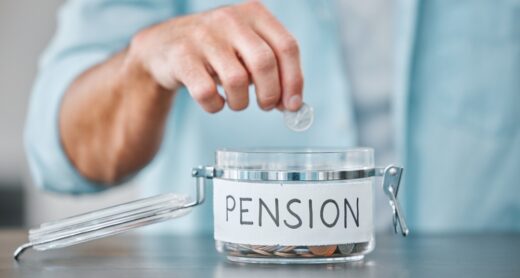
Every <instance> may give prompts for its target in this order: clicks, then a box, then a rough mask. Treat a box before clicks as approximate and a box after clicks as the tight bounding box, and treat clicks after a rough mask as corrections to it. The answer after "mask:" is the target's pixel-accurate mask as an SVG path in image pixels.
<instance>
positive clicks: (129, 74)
mask: <svg viewBox="0 0 520 278" xmlns="http://www.w3.org/2000/svg"><path fill="white" fill-rule="evenodd" d="M136 60H137V59H135V57H132V55H130V54H128V51H126V50H125V51H123V52H121V53H118V54H116V55H115V56H113V57H112V58H110V59H109V60H107V61H106V62H104V63H102V64H99V65H97V66H95V67H93V68H91V69H90V70H88V71H86V72H85V73H84V74H82V75H81V76H79V77H78V78H77V79H76V80H75V81H74V82H73V84H72V85H71V86H70V87H69V89H68V91H67V92H66V94H65V96H64V99H63V102H62V105H61V111H60V136H61V140H62V143H63V146H64V148H65V152H66V154H67V156H68V157H69V159H70V160H71V161H72V163H73V164H74V166H75V167H76V168H77V169H78V171H79V172H80V173H81V174H82V175H83V176H84V177H86V178H88V179H91V180H93V181H97V182H100V183H105V184H113V183H115V182H117V181H119V180H121V179H122V178H124V177H126V176H128V175H130V174H132V173H134V172H135V171H137V170H139V169H141V168H142V167H144V166H145V165H146V164H147V163H148V162H149V161H150V160H151V159H152V158H153V156H154V155H155V153H156V152H157V150H158V148H159V146H160V142H161V138H162V134H163V130H164V125H165V122H166V118H167V115H168V112H169V110H170V106H171V103H172V98H173V93H172V91H170V90H166V89H164V88H162V87H161V86H159V85H158V84H157V82H155V81H154V80H153V78H152V77H151V76H150V75H149V74H148V73H147V71H146V70H144V68H142V67H141V66H140V64H139V62H138V61H136Z"/></svg>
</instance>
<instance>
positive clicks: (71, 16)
mask: <svg viewBox="0 0 520 278" xmlns="http://www.w3.org/2000/svg"><path fill="white" fill-rule="evenodd" d="M180 5H181V4H180V3H179V2H177V1H169V0H168V1H167V0H155V1H152V0H149V1H138V0H134V1H130V0H127V1H123V0H119V1H117V0H113V1H108V0H76V1H69V2H67V3H66V4H65V5H64V6H63V7H62V8H61V9H60V11H59V13H58V24H57V31H56V34H55V36H54V38H53V39H52V41H51V43H50V45H49V46H48V48H47V49H46V50H45V52H44V54H43V56H42V57H41V60H40V63H39V68H38V76H37V79H36V82H35V84H34V87H33V91H32V94H31V98H30V103H29V110H28V114H27V120H26V126H25V134H24V141H25V142H24V144H25V149H26V154H27V159H28V162H29V168H30V171H31V174H32V177H33V180H34V182H35V184H36V185H37V186H39V187H42V188H44V189H46V190H50V191H57V192H66V193H72V194H80V193H90V192H97V191H100V190H102V189H103V188H105V187H103V186H101V185H100V184H96V183H94V182H92V181H89V180H87V179H85V178H84V177H82V176H81V175H80V174H79V173H78V172H77V170H76V169H75V168H74V166H73V165H72V163H71V162H70V160H69V159H68V157H67V155H66V154H65V152H64V149H63V146H62V144H61V140H60V132H59V125H58V123H59V111H60V104H61V100H62V97H63V95H64V93H65V91H66V90H67V88H68V86H69V85H70V84H71V83H72V81H73V80H74V79H75V78H76V77H77V76H78V75H80V74H81V73H83V72H84V71H85V70H87V69H89V68H90V67H92V66H93V65H95V64H98V63H100V62H102V61H104V60H106V59H107V58H109V57H110V56H112V55H113V54H114V53H115V52H117V51H120V50H121V49H123V48H125V47H126V46H127V44H128V42H129V41H130V39H131V37H132V35H133V34H134V33H135V32H137V31H138V30H140V29H142V28H144V27H146V26H149V25H152V24H154V23H157V22H160V21H163V20H165V19H167V18H169V17H171V16H174V15H175V14H176V13H178V12H180V10H181V6H180ZM107 78H110V77H109V76H108V77H107Z"/></svg>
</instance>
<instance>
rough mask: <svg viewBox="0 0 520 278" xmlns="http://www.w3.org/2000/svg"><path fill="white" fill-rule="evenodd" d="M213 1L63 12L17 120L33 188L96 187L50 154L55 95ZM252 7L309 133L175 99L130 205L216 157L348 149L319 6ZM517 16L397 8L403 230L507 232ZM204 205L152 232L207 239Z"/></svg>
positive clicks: (348, 133) (519, 209)
mask: <svg viewBox="0 0 520 278" xmlns="http://www.w3.org/2000/svg"><path fill="white" fill-rule="evenodd" d="M224 2H229V1H203V0H200V1H188V2H181V1H166V0H149V1H131V0H127V1H113V0H112V1H110V0H76V1H69V2H67V3H66V4H65V5H64V6H63V8H62V9H61V10H60V13H59V21H58V30H57V33H56V35H55V37H54V39H53V40H52V42H51V44H50V46H49V47H48V49H47V50H46V52H45V53H44V55H43V57H42V60H41V63H40V71H39V75H38V79H37V81H36V84H35V86H34V91H33V94H32V97H31V103H30V107H29V114H28V118H27V126H26V133H25V143H26V149H27V155H28V160H29V165H30V169H31V172H32V174H33V178H34V180H35V183H36V184H37V185H39V186H42V187H44V188H46V189H48V190H52V191H59V192H68V193H74V194H79V193H87V192H97V191H100V190H102V188H103V187H102V186H100V185H97V184H94V183H92V182H89V181H87V180H86V179H84V178H82V177H81V176H80V175H79V174H78V172H77V171H76V169H75V168H74V167H73V165H71V163H70V161H69V160H68V159H67V157H66V155H65V153H64V151H63V148H62V146H61V143H60V136H59V130H58V112H59V105H60V101H61V99H62V96H63V94H64V92H65V91H66V88H67V86H69V85H70V83H71V82H72V80H74V78H76V77H77V76H78V75H79V74H80V73H82V72H83V71H85V70H86V69H88V68H89V67H91V66H93V65H95V64H96V63H100V62H102V61H103V60H105V59H107V58H108V57H110V56H111V55H113V54H114V53H115V52H117V51H119V50H121V49H122V48H124V47H125V46H126V45H127V44H128V42H129V40H130V38H131V37H132V35H133V34H134V33H135V32H136V31H138V30H139V29H142V28H144V27H146V26H148V25H150V24H153V23H157V22H160V21H163V20H165V19H167V18H170V17H173V16H178V15H180V14H184V13H187V12H189V13H191V12H199V11H203V10H207V9H209V8H214V7H216V6H221V5H222V4H224ZM265 4H266V5H267V6H268V8H269V9H270V10H271V11H272V12H273V13H274V15H275V16H276V17H277V18H278V19H279V20H280V21H281V22H282V23H283V24H284V25H285V26H286V27H287V29H288V30H289V31H290V32H291V33H293V34H294V36H295V37H296V38H297V39H298V41H299V44H300V48H301V57H302V63H303V68H304V73H305V93H304V94H305V96H304V99H305V101H306V102H307V103H309V104H311V105H312V106H314V108H315V116H316V118H315V122H314V124H313V126H312V127H311V129H310V130H309V131H307V132H304V133H293V132H291V131H289V130H287V129H286V128H285V127H284V126H283V122H282V117H281V114H280V113H278V112H276V111H273V112H268V113H266V112H263V111H261V110H259V109H258V108H257V107H256V106H255V105H251V106H250V108H249V109H247V110H246V111H243V112H239V113H237V112H232V111H230V110H229V109H225V110H224V111H223V112H221V113H218V114H215V115H210V114H207V113H205V112H203V111H202V109H201V108H199V107H198V106H197V105H196V103H194V102H193V101H192V100H191V98H190V97H189V95H188V94H187V93H186V92H182V93H180V94H178V96H177V98H176V100H175V104H174V107H173V109H172V112H171V114H170V117H169V120H168V122H167V128H166V133H165V137H164V140H163V144H162V146H161V150H160V152H159V153H158V155H157V156H156V157H155V159H154V160H153V161H152V162H151V163H150V164H149V165H148V166H147V167H146V168H145V169H143V170H142V171H141V172H140V173H139V174H138V176H137V177H136V179H137V181H138V182H139V183H140V188H141V189H142V190H143V195H147V196H148V195H154V194H159V193H164V192H179V193H186V194H193V186H194V185H193V180H192V178H191V176H190V174H191V171H190V170H191V168H192V167H193V166H196V165H200V164H213V155H214V151H215V150H216V149H217V148H219V147H247V146H256V147H258V146H302V147H303V146H304V147H309V146H334V147H347V146H354V145H356V139H357V133H356V131H357V127H356V124H355V123H356V121H355V119H354V114H353V112H352V111H353V108H352V100H351V94H350V92H349V83H348V80H347V79H346V78H345V76H346V72H345V68H344V65H343V60H342V57H341V50H340V48H341V45H340V38H339V34H338V31H337V25H338V23H337V21H336V20H337V18H336V15H335V14H334V5H332V1H330V2H329V1H311V0H309V1H276V0H272V1H265ZM519 11H520V1H491V0H489V1H486V0H480V1H474V0H472V1H469V0H468V1H458V2H457V3H454V2H452V1H441V0H437V1H423V2H421V3H416V2H415V1H411V0H408V1H406V0H403V1H401V2H399V6H398V13H399V15H398V16H397V18H399V22H398V24H397V26H398V32H397V35H398V37H397V38H398V44H397V52H398V53H397V54H396V57H397V58H398V59H397V61H398V68H397V70H398V73H399V76H398V82H397V85H396V91H395V100H394V112H395V113H394V114H395V119H394V123H395V129H396V135H397V138H396V142H398V146H397V150H398V151H399V154H400V161H397V162H396V163H402V164H404V166H405V173H406V175H405V184H404V185H403V187H402V189H403V190H402V191H401V195H400V198H401V199H402V200H403V202H404V203H405V208H406V215H407V216H408V220H409V222H410V223H409V224H410V226H411V228H412V231H413V230H415V231H427V232H432V231H433V232H435V231H461V230H482V229H484V230H517V231H518V230H520V186H519V183H520V182H519V181H518V179H516V177H517V175H516V174H517V172H518V171H519V170H520V137H519V136H520V135H519V130H520V121H519V119H520V79H519V78H518V76H519V74H520V30H519V28H518V26H520V19H519ZM252 93H253V92H252ZM143 136H146V134H143ZM209 194H211V192H210V193H209ZM210 199H211V198H209V200H208V203H207V204H205V205H204V206H203V207H200V208H196V209H195V210H194V213H193V215H191V216H189V217H184V218H183V219H180V220H175V221H170V222H169V223H167V224H166V225H165V226H166V227H171V229H172V230H175V231H177V232H181V233H183V232H186V233H188V232H194V231H198V232H209V231H210V230H211V229H212V221H211V207H212V205H211V200H210Z"/></svg>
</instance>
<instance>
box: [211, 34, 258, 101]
mask: <svg viewBox="0 0 520 278" xmlns="http://www.w3.org/2000/svg"><path fill="white" fill-rule="evenodd" d="M206 59H207V60H208V62H209V64H210V65H211V67H212V69H213V70H214V71H215V73H216V74H217V76H218V79H219V80H220V82H221V83H222V87H224V91H225V93H226V102H227V103H228V106H229V108H230V109H231V110H234V111H240V110H243V109H245V108H246V107H247V106H248V105H249V93H248V87H249V74H248V72H247V70H246V69H245V68H244V66H243V65H242V63H241V62H240V61H239V59H238V57H237V55H236V53H235V52H234V49H232V48H231V47H229V48H227V47H222V46H219V45H218V44H214V45H212V46H211V47H206Z"/></svg>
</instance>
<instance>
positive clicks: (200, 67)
mask: <svg viewBox="0 0 520 278" xmlns="http://www.w3.org/2000/svg"><path fill="white" fill-rule="evenodd" d="M183 64H184V70H183V71H182V72H180V73H179V74H178V76H179V80H180V81H181V82H182V83H183V84H184V86H186V88H187V89H188V91H189V92H190V95H191V97H192V98H193V99H194V100H195V101H197V102H198V103H199V105H200V106H202V108H203V109H204V110H205V111H207V112H209V113H216V112H218V111H220V110H222V108H223V107H224V98H223V97H222V96H221V95H220V94H219V93H218V91H217V85H216V84H215V80H213V78H212V77H211V75H210V74H209V73H208V71H207V69H206V67H205V66H204V64H203V63H202V61H201V60H200V59H187V61H185V62H184V63H183Z"/></svg>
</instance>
